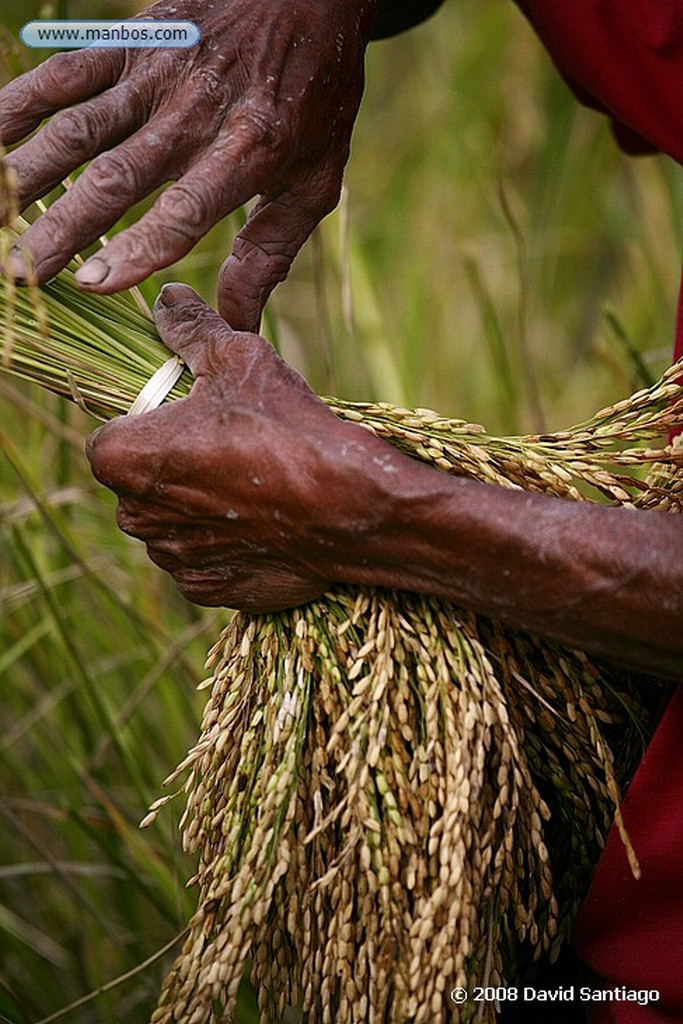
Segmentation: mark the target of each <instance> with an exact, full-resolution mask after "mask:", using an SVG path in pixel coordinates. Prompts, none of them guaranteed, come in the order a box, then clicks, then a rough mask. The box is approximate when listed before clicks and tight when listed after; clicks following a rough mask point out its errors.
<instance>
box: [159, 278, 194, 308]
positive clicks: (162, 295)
mask: <svg viewBox="0 0 683 1024" xmlns="http://www.w3.org/2000/svg"><path fill="white" fill-rule="evenodd" d="M196 298H197V293H196V292H195V291H194V289H193V288H190V286H189V285H187V284H179V283H178V282H177V281H171V282H170V283H169V284H165V285H164V286H163V288H162V289H161V291H160V292H159V294H158V296H157V302H158V303H159V304H160V305H161V306H172V305H173V304H174V303H176V302H182V301H183V299H185V300H186V301H187V300H190V299H196Z"/></svg>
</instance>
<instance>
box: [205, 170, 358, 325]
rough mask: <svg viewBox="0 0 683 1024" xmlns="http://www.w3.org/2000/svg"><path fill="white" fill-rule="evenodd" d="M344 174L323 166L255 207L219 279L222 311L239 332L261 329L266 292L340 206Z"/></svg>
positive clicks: (285, 272)
mask: <svg viewBox="0 0 683 1024" xmlns="http://www.w3.org/2000/svg"><path fill="white" fill-rule="evenodd" d="M341 175H342V170H341V168H339V167H329V166H328V165H325V167H323V168H321V169H320V170H318V171H317V172H316V173H315V174H314V175H311V176H308V177H306V178H305V179H302V180H301V181H300V182H298V183H297V184H296V185H295V186H294V187H292V188H291V189H289V190H288V191H286V192H283V193H281V194H280V195H278V196H277V197H276V198H271V199H263V200H261V202H260V203H259V204H258V205H257V206H256V207H255V209H254V211H253V212H252V214H251V216H250V217H249V220H248V221H247V223H246V224H245V226H244V227H243V228H242V230H241V231H240V233H239V234H238V235H237V237H236V239H235V243H234V245H233V250H232V254H231V255H230V256H229V257H228V259H227V260H226V261H225V263H224V264H223V266H222V268H221V272H220V277H219V281H218V309H219V311H220V313H221V316H223V317H224V318H225V319H226V320H227V321H228V323H230V324H231V325H232V326H233V327H234V328H235V329H236V330H243V331H254V332H257V331H258V329H259V323H260V320H261V313H262V310H263V307H264V305H265V304H266V300H267V299H268V296H269V295H270V293H271V292H272V290H273V288H275V286H276V285H277V284H278V283H279V282H280V281H283V280H284V279H285V277H286V276H287V274H288V273H289V269H290V267H291V265H292V262H293V260H294V257H295V256H296V254H297V253H298V251H299V249H300V248H301V246H302V245H303V244H304V242H305V241H306V239H307V238H308V237H309V235H310V234H311V232H312V231H313V229H314V228H315V227H316V225H317V224H318V223H319V222H320V221H321V220H322V218H323V217H324V216H325V215H326V214H328V213H329V212H330V211H331V210H332V209H334V207H335V206H336V204H337V202H338V200H339V191H340V188H341Z"/></svg>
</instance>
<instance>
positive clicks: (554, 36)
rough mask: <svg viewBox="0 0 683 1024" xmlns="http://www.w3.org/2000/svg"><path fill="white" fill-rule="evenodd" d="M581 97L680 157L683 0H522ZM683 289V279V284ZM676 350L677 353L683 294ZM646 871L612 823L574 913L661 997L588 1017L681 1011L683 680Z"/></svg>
mask: <svg viewBox="0 0 683 1024" xmlns="http://www.w3.org/2000/svg"><path fill="white" fill-rule="evenodd" d="M519 5H520V7H521V8H522V10H524V11H525V13H526V14H527V16H528V17H529V19H530V21H531V22H532V24H533V25H534V27H535V29H536V31H537V32H538V34H539V36H540V37H541V39H542V41H543V43H544V44H545V46H546V47H547V49H548V50H549V52H550V54H551V56H552V57H553V60H554V61H555V63H556V64H557V66H558V68H559V70H560V71H561V72H562V74H563V75H564V76H565V78H566V79H567V81H568V82H569V83H570V85H571V86H572V88H573V89H574V91H575V92H576V93H577V96H578V97H579V99H581V100H582V101H583V102H586V103H588V104H589V105H590V106H593V107H595V108H597V109H598V110H602V111H604V112H605V113H607V114H608V115H609V116H610V117H611V118H612V119H613V123H614V127H615V135H616V137H617V140H618V141H619V143H620V144H621V145H622V147H623V148H624V149H625V150H626V151H627V152H630V153H638V152H647V151H653V150H657V149H659V150H661V151H663V152H665V153H667V154H669V156H672V157H673V158H674V159H675V160H677V161H678V162H679V163H683V0H519ZM682 294H683V284H682ZM675 354H676V356H677V357H680V356H683V300H681V299H679V310H678V318H677V324H676V343H675ZM622 811H623V815H624V819H625V821H626V825H627V828H628V831H629V835H630V836H631V839H632V841H633V844H634V847H635V849H636V851H637V854H638V857H639V859H640V864H641V868H642V878H641V879H640V880H639V881H636V880H635V879H634V878H633V876H632V875H631V872H630V870H629V867H628V862H627V859H626V855H625V852H624V848H623V845H622V843H621V839H620V837H619V835H618V833H617V831H616V830H615V829H613V830H612V832H611V833H610V835H609V837H608V841H607V845H606V848H605V851H604V854H603V856H602V858H601V860H600V863H599V865H598V868H597V871H596V874H595V878H594V880H593V884H592V887H591V890H590V892H589V895H588V897H587V899H586V901H585V903H584V906H583V907H582V910H581V913H580V915H579V919H578V921H577V925H576V929H575V936H574V945H575V948H576V950H577V952H578V955H579V957H580V958H581V959H582V961H583V962H584V963H585V964H587V965H588V967H589V968H590V969H591V970H592V971H593V972H594V973H595V975H596V976H597V977H598V978H599V979H601V980H600V981H596V982H595V984H594V986H591V987H596V988H599V987H600V986H601V985H602V987H606V988H612V989H614V988H616V987H620V986H625V987H626V988H630V989H636V990H638V989H657V990H658V991H659V993H660V999H659V1001H657V1002H652V1003H650V1004H649V1005H647V1006H640V1005H639V1004H638V1003H637V1002H625V1001H621V1002H604V1003H590V1004H585V1003H584V1004H583V1005H584V1007H585V1008H586V1009H587V1010H588V1011H589V1013H588V1017H589V1020H590V1022H591V1024H672V1022H679V1024H680V1022H683V687H679V689H678V691H677V693H676V696H675V697H674V698H673V700H672V701H671V703H670V704H669V706H668V708H667V710H666V712H665V714H664V716H663V718H662V721H661V723H660V725H659V728H658V729H657V732H656V734H655V737H654V739H653V741H652V743H651V744H650V746H649V748H648V750H647V752H646V754H645V757H644V758H643V761H642V763H641V765H640V767H639V769H638V771H637V773H636V776H635V778H634V780H633V782H632V783H631V786H630V788H629V790H628V793H627V795H626V799H625V801H624V805H623V808H622Z"/></svg>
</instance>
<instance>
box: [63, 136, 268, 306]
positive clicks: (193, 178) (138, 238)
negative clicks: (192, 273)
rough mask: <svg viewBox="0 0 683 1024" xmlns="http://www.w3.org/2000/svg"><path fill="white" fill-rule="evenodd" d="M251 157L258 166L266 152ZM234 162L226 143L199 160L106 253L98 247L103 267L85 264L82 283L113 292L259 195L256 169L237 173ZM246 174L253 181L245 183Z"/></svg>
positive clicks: (179, 253)
mask: <svg viewBox="0 0 683 1024" xmlns="http://www.w3.org/2000/svg"><path fill="white" fill-rule="evenodd" d="M245 160H246V161H247V162H249V163H250V164H251V165H252V166H255V165H257V164H260V163H261V162H262V160H263V155H262V154H260V153H254V152H251V153H248V154H247V156H246V158H245ZM231 163H232V161H231V159H230V154H229V153H226V150H225V149H224V148H217V149H215V150H214V151H213V152H212V153H211V154H209V155H208V156H206V157H204V158H203V159H201V160H199V161H197V163H196V164H194V165H193V166H192V168H191V169H190V170H189V171H188V172H187V173H186V174H184V175H183V177H182V178H180V180H179V181H178V182H176V184H174V185H171V186H170V187H169V188H167V189H166V191H165V192H164V193H163V194H162V195H161V196H159V198H158V199H157V201H156V202H155V203H154V205H153V206H152V208H151V209H150V210H149V211H148V212H147V213H146V214H145V215H144V217H142V218H141V219H140V220H139V221H138V222H137V223H136V224H134V225H133V226H132V227H130V228H128V229H127V230H126V231H122V232H121V233H120V234H118V235H117V236H116V238H114V239H112V241H111V242H110V243H109V245H108V246H107V251H106V253H105V254H104V255H103V254H101V253H98V255H97V257H95V258H96V259H97V260H98V267H97V273H94V272H92V273H91V271H90V269H89V262H87V263H85V264H84V266H83V267H82V268H81V269H80V270H79V271H78V273H77V274H76V280H77V281H78V283H79V284H81V285H82V286H84V287H86V288H90V289H91V290H92V291H97V292H99V293H100V294H103V295H108V294H110V293H111V292H116V291H121V290H122V289H123V288H130V287H131V286H132V285H134V284H137V283H138V282H140V281H142V280H144V279H145V278H146V277H149V275H150V274H152V273H154V271H156V270H160V269H161V268H162V267H167V266H169V265H170V264H171V263H175V262H176V261H177V260H179V259H181V257H183V256H184V255H185V254H186V253H188V252H189V251H190V249H191V248H192V247H193V245H195V243H196V242H198V241H199V239H200V238H202V236H203V235H205V234H206V233H207V231H209V229H210V228H212V227H213V225H214V224H216V223H217V222H218V221H219V220H220V219H221V218H222V217H224V216H225V215H226V214H228V213H230V212H231V211H232V210H234V209H236V207H238V206H241V205H242V204H243V203H245V202H246V201H247V200H248V199H250V198H251V197H252V196H253V195H254V185H253V183H251V181H250V178H251V176H250V174H249V173H248V172H247V173H245V169H244V168H241V171H242V172H243V173H241V174H240V175H238V176H234V177H233V176H232V175H231ZM243 179H245V180H247V182H249V183H248V184H246V185H244V186H242V185H241V182H242V180H243ZM102 262H103V263H104V266H100V264H101V263H102Z"/></svg>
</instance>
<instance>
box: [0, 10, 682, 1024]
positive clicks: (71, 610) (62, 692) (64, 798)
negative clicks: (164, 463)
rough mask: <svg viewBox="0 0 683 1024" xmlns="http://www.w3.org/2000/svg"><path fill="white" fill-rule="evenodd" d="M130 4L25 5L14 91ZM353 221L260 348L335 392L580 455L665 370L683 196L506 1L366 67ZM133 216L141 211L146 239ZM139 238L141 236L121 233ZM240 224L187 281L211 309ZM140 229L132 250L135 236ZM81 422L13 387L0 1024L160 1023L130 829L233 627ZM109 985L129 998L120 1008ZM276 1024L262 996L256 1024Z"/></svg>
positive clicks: (2, 385)
mask: <svg viewBox="0 0 683 1024" xmlns="http://www.w3.org/2000/svg"><path fill="white" fill-rule="evenodd" d="M141 9H142V5H141V4H138V3H106V2H101V3H97V4H94V3H92V2H76V0H72V2H69V3H64V2H62V3H53V4H45V3H43V4H40V3H31V2H21V3H20V2H18V0H9V3H7V2H5V3H4V4H3V13H2V14H0V33H1V34H0V46H1V47H2V62H1V63H2V67H3V69H4V70H3V75H4V80H7V79H8V78H10V77H13V76H14V75H15V74H17V73H19V72H20V71H21V70H25V69H26V68H28V67H30V66H31V64H32V63H35V62H36V61H38V60H40V59H44V57H46V56H47V55H48V54H47V53H43V52H37V51H28V50H26V49H25V48H23V47H22V46H21V45H20V44H19V43H18V40H17V32H18V29H19V28H20V26H21V25H22V24H23V23H24V22H26V21H28V20H30V19H32V18H34V17H38V16H42V17H55V16H64V15H65V14H68V15H69V16H71V17H91V18H92V17H98V18H100V17H121V16H125V15H127V14H132V13H135V12H137V11H139V10H141ZM367 76H368V80H367V89H366V95H365V99H364V103H363V107H362V110H361V114H360V117H359V120H358V124H357V128H356V132H355V136H354V144H353V150H352V157H351V161H350V165H349V168H348V173H347V177H346V187H345V193H344V198H343V202H342V205H341V207H340V209H339V210H338V211H337V212H335V213H334V214H333V215H331V216H330V217H329V218H328V219H327V220H326V221H325V223H324V224H323V225H322V226H321V228H320V229H319V231H318V232H316V235H315V237H314V238H313V239H312V240H311V242H310V243H309V244H308V245H307V246H306V248H305V249H304V251H303V252H302V253H301V255H300V257H299V259H298V260H297V262H296V265H295V267H294V270H293V272H292V274H291V276H290V278H289V280H288V281H287V282H285V283H284V284H283V285H282V286H280V288H279V289H278V290H277V292H276V294H275V295H274V296H273V299H272V301H271V303H270V307H269V311H268V316H267V318H266V321H265V324H264V332H265V333H266V334H267V335H268V336H269V337H270V338H271V340H273V341H274V342H275V343H276V344H277V345H278V347H279V349H280V351H281V352H282V353H283V354H284V355H285V356H286V358H288V359H289V360H290V361H291V362H293V363H294V364H295V365H296V366H297V367H298V368H299V369H300V370H302V371H303V372H304V374H305V375H306V376H307V377H308V379H309V380H310V382H311V384H312V385H313V386H314V387H315V388H316V389H317V390H318V391H319V392H321V393H335V394H338V395H341V396H343V397H344V398H348V399H381V400H386V401H392V402H397V403H401V404H406V405H419V406H428V407H433V408H436V409H438V410H439V411H440V412H442V413H445V414H449V415H453V416H459V417H463V418H465V419H468V420H476V421H479V422H483V423H485V424H486V426H487V427H488V428H489V429H490V430H491V431H497V432H500V433H524V432H528V431H537V430H547V429H562V428H563V427H565V426H567V425H569V424H570V423H573V422H576V421H579V420H581V419H583V418H585V417H587V416H589V415H590V414H592V413H593V412H595V411H596V410H597V409H598V408H599V407H601V406H604V405H606V404H608V403H610V402H613V401H615V400H617V399H619V398H622V397H624V396H625V395H626V394H627V393H629V392H630V391H632V390H634V389H635V388H637V387H640V386H641V385H642V384H644V383H647V382H648V380H650V379H653V378H655V377H656V376H657V375H658V374H659V372H660V371H661V370H662V369H663V368H664V367H665V366H666V365H667V363H668V361H669V359H670V352H671V344H672V337H673V323H674V315H675V302H676V293H677V286H678V276H679V266H680V262H679V260H680V255H679V254H680V248H681V232H682V225H683V190H682V187H681V175H680V172H679V170H678V169H677V168H676V167H675V166H674V165H673V164H672V163H671V162H670V161H667V160H666V159H664V158H661V157H657V158H651V157H648V158H645V159H643V158H640V159H638V160H633V159H628V158H626V157H623V156H622V155H621V154H620V153H619V151H618V149H617V148H616V145H615V144H614V142H613V140H612V137H611V134H610V130H609V126H608V125H607V123H606V122H605V120H604V119H603V118H601V117H600V116H599V115H597V114H595V113H591V112H589V111H586V110H583V109H581V108H580V107H579V106H578V105H577V104H576V102H575V101H574V99H573V98H572V96H571V95H570V94H569V92H568V90H567V88H566V86H565V85H564V84H563V82H562V81H561V79H560V78H559V76H558V74H557V73H556V72H555V71H554V70H553V68H552V66H551V64H550V62H549V60H548V58H547V57H546V56H545V54H544V52H543V50H542V49H541V47H540V45H539V44H538V42H537V40H536V39H535V37H534V36H533V34H532V32H531V30H530V29H529V27H528V25H527V24H526V22H525V21H524V19H523V18H522V16H521V15H520V14H519V12H518V10H517V8H516V7H515V5H514V4H512V3H510V2H508V0H447V2H446V3H445V5H444V7H443V9H442V10H441V11H440V12H439V14H438V15H437V16H435V17H434V18H433V19H431V20H430V21H429V22H427V23H425V24H424V25H422V26H420V27H419V28H417V29H415V30H413V31H412V32H409V33H406V34H405V35H403V36H401V37H398V38H396V39H392V40H388V41H384V42H381V43H376V44H373V45H372V46H371V47H370V50H369V55H368V63H367ZM139 212H140V208H137V210H136V211H134V214H133V216H134V215H135V213H138V214H139ZM128 219H130V218H128ZM237 223H238V219H237V217H232V218H229V219H228V220H227V221H226V222H224V223H222V224H221V225H219V226H218V227H217V228H216V229H214V231H212V232H211V234H210V235H209V236H208V237H207V238H206V239H204V241H203V242H202V243H201V244H200V245H199V246H197V248H196V249H195V250H194V251H193V252H192V253H191V254H190V255H189V256H188V257H187V258H186V259H184V260H183V261H182V263H181V264H179V265H177V266H175V267H173V268H170V269H169V270H167V271H164V272H163V273H161V274H158V275H157V276H156V277H155V278H154V279H153V280H150V281H148V282H146V284H145V285H144V291H145V294H146V296H147V298H148V299H149V300H150V301H152V300H153V298H154V296H155V294H156V292H157V291H158V289H159V287H160V286H161V284H162V283H164V282H165V281H167V280H174V279H181V280H183V281H186V282H188V283H189V284H192V285H193V286H194V287H196V288H197V289H198V290H199V291H200V292H201V293H202V295H203V296H204V297H205V298H207V299H208V300H210V301H212V300H213V298H214V295H215V280H216V274H217V270H218V267H219V265H220V263H221V261H222V259H223V258H224V257H225V255H227V253H228V252H229V250H230V247H231V244H232V238H233V236H234V233H235V230H236V228H237ZM120 226H122V225H120ZM93 426H94V424H93V423H92V422H90V421H88V420H87V418H86V417H85V416H84V415H83V414H82V413H80V412H79V411H78V410H77V409H74V408H73V407H71V406H69V405H68V404H67V403H63V402H60V401H58V400H56V399H53V398H51V397H49V396H46V395H44V394H42V393H40V392H39V391H38V390H37V389H34V388H31V387H23V386H18V385H17V384H16V383H14V382H13V381H12V380H11V378H9V377H7V376H3V375H0V716H1V718H0V720H1V721H2V732H1V734H0V1020H4V1021H11V1022H13V1024H28V1022H31V1024H37V1022H38V1021H47V1020H52V1019H57V1017H56V1016H54V1015H55V1014H57V1013H58V1011H60V1009H62V1008H64V1007H66V1006H67V1005H69V1004H71V1003H73V1002H74V1001H76V1000H81V999H83V998H84V997H87V996H90V998H88V999H87V1001H85V1002H81V1003H79V1005H77V1006H74V1008H73V1009H72V1010H70V1011H69V1013H67V1014H64V1015H63V1016H62V1015H60V1018H59V1019H64V1020H66V1021H75V1022H78V1024H104V1022H111V1021H113V1020H118V1019H120V1020H125V1021H126V1022H127V1024H145V1022H146V1021H147V1020H148V1017H149V1014H150V1012H151V1010H152V1008H153V1006H154V1002H155V997H156V994H157V992H158V989H159V986H160V983H161V980H162V977H163V975H164V972H165V970H166V969H167V968H168V965H169V962H170V958H171V957H172V951H171V950H167V951H166V952H165V953H163V952H162V953H161V955H157V954H158V953H159V951H162V950H163V949H164V947H166V946H168V944H169V943H172V942H173V940H174V938H175V937H177V936H178V935H179V934H180V932H181V931H182V929H183V927H184V924H185V922H186V920H187V918H188V916H189V914H190V913H191V911H192V908H193V905H194V896H193V893H192V892H191V891H190V892H189V893H188V892H187V891H186V890H185V881H186V880H187V879H188V878H189V877H190V876H191V875H192V873H193V865H192V863H191V860H190V858H188V857H186V856H185V855H184V854H183V853H182V851H181V849H180V843H179V839H178V834H177V826H178V820H179V817H180V814H181V813H182V797H180V798H179V799H178V800H176V801H175V802H173V803H171V805H170V806H169V807H168V808H167V809H165V810H164V811H163V812H162V813H161V815H160V817H159V819H158V820H157V822H156V823H155V825H154V826H153V827H152V828H150V829H149V830H147V831H142V832H141V831H139V829H138V822H139V821H140V819H141V818H142V817H143V816H144V815H145V813H146V810H147V807H148V805H149V804H150V803H151V802H152V801H153V800H154V799H156V798H157V797H158V796H159V795H160V793H161V783H162V780H163V779H164V778H165V776H166V775H167V774H168V773H170V771H171V770H172V769H173V768H174V766H175V765H176V763H178V762H179V761H180V760H181V759H182V757H183V755H184V753H185V752H186V750H187V748H188V747H189V746H190V745H191V744H192V742H193V740H194V738H195V736H196V734H197V731H198V726H199V721H200V716H201V708H202V703H203V698H202V695H201V694H197V693H196V692H195V687H196V685H197V684H198V683H199V682H200V681H201V680H202V678H203V662H204V656H205V652H206V650H207V649H208V647H209V646H210V645H211V643H212V642H213V641H214V639H215V638H216V636H217V634H218V632H219V630H220V628H221V627H222V626H223V625H224V624H225V622H226V621H227V619H228V615H229V613H228V612H227V611H222V610H218V611H206V610H202V609H199V608H195V607H193V606H191V605H189V604H187V603H186V602H184V601H183V600H182V599H181V598H180V597H179V596H178V595H177V594H176V592H175V590H174V588H173V585H172V584H171V583H170V581H169V580H167V579H166V578H165V577H164V576H163V574H162V573H161V572H160V571H158V570H156V569H155V568H154V567H153V566H152V565H151V564H149V563H148V562H147V560H146V557H145V554H144V550H143V549H142V546H141V545H138V544H136V543H135V542H133V541H131V540H129V539H128V538H126V537H125V536H123V535H122V534H120V533H119V532H118V531H117V529H116V527H115V524H114V503H113V500H112V496H111V495H109V494H108V493H106V492H104V491H103V490H102V489H101V488H99V487H97V485H95V483H94V482H93V480H92V479H91V477H90V475H89V473H88V469H87V465H86V462H85V459H84V456H83V442H84V439H85V437H86V436H87V433H88V432H89V431H90V430H91V429H92V428H93ZM114 982H116V984H115V985H113V983H114ZM255 1019H257V1018H256V1016H255V1011H254V1007H253V1001H252V1000H251V997H250V994H249V992H248V991H247V990H245V993H244V997H243V999H242V1003H241V1006H240V1010H239V1016H238V1024H239V1022H241V1024H246V1022H249V1021H252V1020H255Z"/></svg>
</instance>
